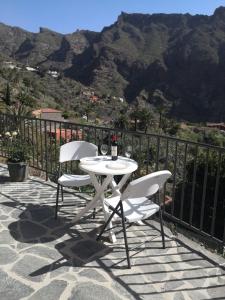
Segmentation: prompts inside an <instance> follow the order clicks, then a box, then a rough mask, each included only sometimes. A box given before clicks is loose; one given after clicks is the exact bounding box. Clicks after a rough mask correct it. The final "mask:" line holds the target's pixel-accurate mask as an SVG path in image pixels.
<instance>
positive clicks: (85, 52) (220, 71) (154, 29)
mask: <svg viewBox="0 0 225 300" xmlns="http://www.w3.org/2000/svg"><path fill="white" fill-rule="evenodd" d="M0 52H1V55H2V56H3V57H5V58H11V59H13V60H15V61H18V62H20V63H24V64H27V63H28V64H29V65H32V66H39V67H41V68H45V69H54V68H55V69H57V70H60V71H61V72H62V73H63V74H64V76H66V77H69V78H70V79H74V80H75V81H78V82H80V83H82V84H84V85H86V86H92V87H94V88H95V89H96V90H97V91H99V92H101V93H102V94H103V95H104V94H105V95H107V94H111V95H116V96H120V97H125V98H126V99H127V101H128V102H130V103H135V102H138V103H139V104H142V103H147V104H148V105H149V106H150V107H153V108H155V107H157V106H158V107H159V106H161V105H164V106H167V110H168V111H169V114H170V115H172V116H174V117H176V118H178V119H184V120H191V121H224V120H225V84H224V80H225V8H224V7H219V8H217V9H216V10H215V12H214V14H213V15H211V16H207V15H195V16H192V15H190V14H152V15H148V14H127V13H121V15H120V16H119V17H118V20H117V21H116V22H115V23H114V24H112V25H111V26H109V27H105V28H104V29H103V30H102V32H100V33H96V32H90V31H82V30H81V31H76V32H74V33H72V34H66V35H62V34H59V33H56V32H53V31H51V30H49V29H45V28H41V29H40V32H39V33H30V32H27V31H25V30H22V29H19V28H16V27H9V26H6V25H4V24H0Z"/></svg>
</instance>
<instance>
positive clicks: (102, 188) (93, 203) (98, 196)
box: [73, 175, 112, 223]
mask: <svg viewBox="0 0 225 300" xmlns="http://www.w3.org/2000/svg"><path fill="white" fill-rule="evenodd" d="M96 180H97V179H96ZM111 181H112V176H111V175H109V176H107V177H106V178H105V180H104V181H103V183H102V185H99V186H97V185H96V187H95V188H96V194H95V196H94V198H93V199H92V200H91V201H90V203H89V204H88V205H87V206H85V208H83V209H82V211H81V212H79V213H78V214H77V215H76V216H75V218H74V219H73V222H74V223H75V222H78V221H79V220H80V219H81V218H82V217H83V216H84V215H85V214H86V212H88V211H89V210H90V209H93V208H94V207H96V206H97V203H98V201H99V200H102V197H103V196H102V195H104V191H105V189H106V188H107V186H108V185H109V183H110V182H111ZM95 184H96V182H95ZM103 198H104V197H103Z"/></svg>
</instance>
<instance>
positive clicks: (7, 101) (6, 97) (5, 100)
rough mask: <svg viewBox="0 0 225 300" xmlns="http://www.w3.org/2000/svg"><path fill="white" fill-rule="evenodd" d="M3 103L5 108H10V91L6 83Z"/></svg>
mask: <svg viewBox="0 0 225 300" xmlns="http://www.w3.org/2000/svg"><path fill="white" fill-rule="evenodd" d="M3 101H4V102H5V104H6V105H7V106H10V105H11V104H12V103H11V91H10V86H9V83H7V86H6V90H5V95H4V96H3Z"/></svg>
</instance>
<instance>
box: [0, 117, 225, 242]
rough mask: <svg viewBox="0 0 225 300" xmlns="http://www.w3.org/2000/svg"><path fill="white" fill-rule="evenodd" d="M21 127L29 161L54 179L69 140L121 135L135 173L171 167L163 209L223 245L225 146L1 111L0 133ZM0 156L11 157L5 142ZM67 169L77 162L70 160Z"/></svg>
mask: <svg viewBox="0 0 225 300" xmlns="http://www.w3.org/2000/svg"><path fill="white" fill-rule="evenodd" d="M12 130H19V132H20V135H21V139H22V140H23V141H24V142H27V143H30V144H31V145H32V155H31V161H30V165H31V166H32V167H34V168H36V169H39V170H42V171H44V172H46V178H48V177H50V178H53V177H54V175H55V174H56V170H57V166H58V156H59V147H60V145H62V144H63V143H65V142H68V141H70V140H86V141H89V142H92V143H95V144H96V145H98V146H100V145H101V144H102V143H107V144H109V145H110V140H111V135H112V134H116V135H117V136H118V137H119V151H120V154H123V153H124V149H125V147H126V146H127V145H131V146H132V149H133V154H132V157H133V158H134V159H135V160H136V161H137V162H138V164H139V168H138V170H137V171H136V172H135V174H134V176H136V177H138V176H142V175H145V174H147V173H150V172H153V171H156V170H162V169H169V170H170V171H171V172H172V174H173V176H172V178H171V180H170V181H169V182H168V183H167V184H166V187H165V192H164V193H165V195H169V196H171V197H172V199H173V201H172V204H171V205H170V206H168V207H167V206H166V207H165V206H164V214H165V215H166V216H167V217H168V218H169V219H171V220H172V221H174V222H177V223H180V224H182V225H183V226H185V227H187V228H188V229H191V230H194V231H195V232H197V233H198V234H201V235H203V236H205V237H207V238H208V239H210V240H212V241H215V242H217V243H219V245H221V246H224V245H225V196H224V195H225V148H221V147H216V146H212V145H206V144H201V143H196V142H191V141H186V140H181V139H177V138H174V137H169V136H163V135H157V134H145V133H141V132H131V131H122V130H118V129H113V128H105V127H97V126H90V125H83V124H75V123H70V122H58V121H52V120H44V119H35V118H27V117H13V116H11V115H7V114H3V113H0V134H2V135H3V134H4V133H5V132H7V131H12ZM0 155H1V156H2V157H8V153H7V150H6V149H5V148H4V145H3V143H1V148H0ZM66 168H67V171H73V170H74V168H76V166H74V165H73V164H68V165H66Z"/></svg>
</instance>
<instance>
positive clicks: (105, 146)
mask: <svg viewBox="0 0 225 300" xmlns="http://www.w3.org/2000/svg"><path fill="white" fill-rule="evenodd" d="M100 151H101V153H102V155H106V154H107V152H108V145H106V144H102V145H101V147H100Z"/></svg>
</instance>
